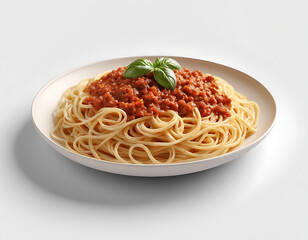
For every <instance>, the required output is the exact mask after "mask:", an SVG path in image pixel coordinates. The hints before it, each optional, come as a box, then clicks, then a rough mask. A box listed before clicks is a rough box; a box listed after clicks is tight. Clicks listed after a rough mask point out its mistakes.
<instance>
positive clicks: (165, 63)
mask: <svg viewBox="0 0 308 240" xmlns="http://www.w3.org/2000/svg"><path fill="white" fill-rule="evenodd" d="M153 67H154V68H160V67H167V68H170V69H171V70H177V69H181V65H180V64H179V63H178V62H177V61H175V60H174V59H172V58H164V57H161V58H157V59H156V60H155V62H154V64H153Z"/></svg>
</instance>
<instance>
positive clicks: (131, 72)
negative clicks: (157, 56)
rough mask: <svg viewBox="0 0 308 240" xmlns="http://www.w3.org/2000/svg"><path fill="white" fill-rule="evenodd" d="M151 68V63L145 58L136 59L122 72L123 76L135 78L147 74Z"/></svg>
mask: <svg viewBox="0 0 308 240" xmlns="http://www.w3.org/2000/svg"><path fill="white" fill-rule="evenodd" d="M152 70H153V64H152V63H151V61H149V60H147V59H137V60H135V61H134V62H132V63H131V64H129V65H128V66H127V68H126V70H125V72H124V74H123V77H124V78H135V77H140V76H143V75H146V74H148V73H149V72H151V71H152Z"/></svg>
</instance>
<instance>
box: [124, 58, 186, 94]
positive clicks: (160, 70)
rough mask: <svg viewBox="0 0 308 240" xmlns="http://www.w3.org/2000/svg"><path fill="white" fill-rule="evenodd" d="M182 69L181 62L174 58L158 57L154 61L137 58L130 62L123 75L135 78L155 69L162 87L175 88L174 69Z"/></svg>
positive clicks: (156, 79)
mask: <svg viewBox="0 0 308 240" xmlns="http://www.w3.org/2000/svg"><path fill="white" fill-rule="evenodd" d="M177 69H181V66H180V64H179V63H178V62H177V61H175V60H173V59H172V58H164V57H161V58H157V59H156V60H155V61H154V63H152V62H151V61H149V60H147V59H137V60H135V61H134V62H132V63H131V64H129V65H128V66H127V68H126V70H125V72H124V75H123V77H125V78H135V77H140V76H144V75H146V74H148V73H150V72H152V71H153V74H154V79H155V81H156V82H157V83H158V84H159V85H160V86H162V87H164V88H167V89H170V90H172V91H173V90H174V89H175V87H176V76H175V74H174V72H173V70H177Z"/></svg>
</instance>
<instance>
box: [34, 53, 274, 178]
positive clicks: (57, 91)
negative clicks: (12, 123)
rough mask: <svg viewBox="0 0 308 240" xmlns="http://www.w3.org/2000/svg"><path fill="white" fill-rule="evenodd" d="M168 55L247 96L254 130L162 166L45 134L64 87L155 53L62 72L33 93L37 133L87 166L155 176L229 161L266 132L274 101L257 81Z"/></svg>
mask: <svg viewBox="0 0 308 240" xmlns="http://www.w3.org/2000/svg"><path fill="white" fill-rule="evenodd" d="M170 57H171V58H173V59H175V60H176V61H178V62H179V63H180V64H181V66H183V67H187V68H189V69H191V70H196V69H198V70H201V72H203V73H209V74H212V75H215V76H218V77H221V78H223V79H225V80H226V81H227V82H228V83H230V84H231V85H232V86H233V87H234V88H235V90H236V91H238V92H240V93H242V94H244V95H245V96H247V98H248V99H249V100H253V101H256V102H257V103H258V105H259V107H260V117H259V122H258V131H257V132H256V133H255V134H253V135H252V136H250V137H249V138H247V139H246V140H245V141H244V143H243V144H242V145H241V146H240V147H239V148H238V149H237V150H235V151H233V152H230V153H227V154H224V155H221V156H218V157H215V158H210V159H205V160H199V161H196V162H190V163H178V164H164V165H163V164H162V165H134V164H121V163H112V162H108V161H103V160H97V159H93V158H89V157H85V156H82V155H79V154H76V153H73V152H71V151H69V150H67V149H65V148H63V147H62V146H60V145H59V144H58V143H57V142H55V141H54V140H53V139H51V138H50V135H49V133H50V131H51V130H52V128H53V125H54V122H53V117H52V113H53V111H54V110H55V109H56V107H57V104H58V101H59V99H60V96H61V95H62V93H63V92H64V91H65V90H66V89H67V88H69V87H71V86H73V85H75V84H77V83H78V82H80V81H81V80H83V79H85V78H89V77H93V76H96V75H97V74H99V73H102V72H105V71H107V70H112V69H117V68H118V67H120V66H127V65H128V64H129V63H131V62H132V61H133V60H135V59H137V58H147V59H149V60H151V61H154V60H155V59H156V58H157V56H138V57H127V58H118V59H111V60H105V61H101V62H97V63H93V64H90V65H87V66H84V67H80V68H78V69H75V70H73V71H70V72H68V73H65V74H63V75H61V76H59V77H57V78H56V79H54V80H52V81H51V82H49V83H48V84H47V85H46V86H45V87H44V88H43V89H42V90H41V91H40V92H39V93H38V94H37V96H36V98H35V99H34V101H33V105H32V117H33V121H34V123H35V125H36V127H37V129H38V131H39V133H40V134H41V135H42V137H43V138H44V139H45V141H47V143H49V144H50V145H51V146H52V147H53V148H54V149H55V150H57V151H58V152H59V153H61V154H63V155H64V156H66V157H67V158H69V159H71V160H73V161H75V162H78V163H80V164H82V165H85V166H87V167H91V168H95V169H98V170H102V171H106V172H112V173H117V174H123V175H132V176H147V177H159V176H174V175H181V174H188V173H193V172H198V171H202V170H205V169H209V168H212V167H216V166H219V165H221V164H224V163H226V162H229V161H231V160H233V159H235V158H237V157H239V156H241V155H242V154H244V153H246V152H247V151H249V150H250V149H252V148H253V147H255V146H256V145H257V144H258V143H260V142H261V141H262V140H263V139H264V138H265V136H266V135H267V134H268V133H269V132H270V130H271V128H272V126H273V123H274V120H275V115H276V104H275V101H274V99H273V97H272V95H271V94H270V92H269V91H268V90H267V89H266V88H265V87H264V86H263V85H262V84H261V83H259V82H258V81H257V80H255V79H254V78H252V77H250V76H248V75H247V74H245V73H242V72H240V71H238V70H235V69H233V68H230V67H226V66H223V65H220V64H217V63H213V62H209V61H204V60H199V59H193V58H185V57H173V56H170Z"/></svg>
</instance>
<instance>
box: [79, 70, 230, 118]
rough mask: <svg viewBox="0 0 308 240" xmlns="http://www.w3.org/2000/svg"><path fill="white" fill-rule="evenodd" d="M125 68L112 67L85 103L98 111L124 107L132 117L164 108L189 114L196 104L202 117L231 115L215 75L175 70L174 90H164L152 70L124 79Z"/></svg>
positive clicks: (181, 114)
mask: <svg viewBox="0 0 308 240" xmlns="http://www.w3.org/2000/svg"><path fill="white" fill-rule="evenodd" d="M125 69H126V68H125V67H121V68H118V69H117V70H113V71H112V72H110V73H108V74H107V75H105V76H103V77H101V78H100V79H99V80H97V81H95V82H93V83H91V84H90V86H89V87H88V89H87V90H88V92H89V95H90V96H89V97H88V98H86V99H85V102H84V103H85V104H92V106H93V107H94V108H95V109H96V110H99V109H101V108H104V107H117V108H120V109H122V110H124V111H125V112H126V114H127V116H128V119H129V120H133V119H135V118H139V117H143V116H152V115H154V116H161V115H162V114H163V113H164V111H167V110H173V111H176V112H177V113H178V114H179V115H180V116H181V117H184V116H187V115H189V114H191V113H192V112H193V109H194V108H195V107H197V108H198V109H199V111H200V114H201V116H202V117H206V116H208V115H210V114H211V113H212V112H213V113H214V114H215V115H222V116H223V117H224V118H226V117H230V111H229V108H230V106H231V99H230V98H229V97H228V96H227V95H225V94H223V95H220V94H218V92H217V89H218V86H217V84H216V82H215V79H214V77H213V76H206V75H203V74H202V73H201V72H200V71H198V70H197V71H191V70H189V69H187V68H183V69H180V70H175V71H174V72H175V75H176V78H177V85H176V88H175V90H174V91H171V90H168V89H165V88H163V87H161V86H160V85H158V83H157V82H156V81H155V79H154V76H153V73H149V74H148V75H146V76H142V77H137V78H132V79H125V78H123V74H124V71H125Z"/></svg>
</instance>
